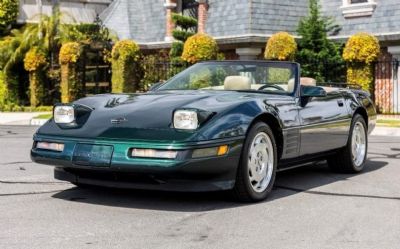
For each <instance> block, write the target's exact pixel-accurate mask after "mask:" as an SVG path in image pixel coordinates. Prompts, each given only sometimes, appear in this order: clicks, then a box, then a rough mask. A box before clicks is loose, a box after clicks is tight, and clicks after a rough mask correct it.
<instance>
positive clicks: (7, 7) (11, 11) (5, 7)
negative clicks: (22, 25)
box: [0, 0, 19, 33]
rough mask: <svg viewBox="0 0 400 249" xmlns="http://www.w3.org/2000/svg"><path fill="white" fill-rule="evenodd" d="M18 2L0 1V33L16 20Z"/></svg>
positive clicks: (15, 0) (11, 0)
mask: <svg viewBox="0 0 400 249" xmlns="http://www.w3.org/2000/svg"><path fill="white" fill-rule="evenodd" d="M18 6H19V1H18V0H1V1H0V32H1V33H4V31H5V30H7V29H8V28H9V26H10V25H11V24H12V23H14V22H15V21H16V20H17V17H18Z"/></svg>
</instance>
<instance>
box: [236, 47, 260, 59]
mask: <svg viewBox="0 0 400 249" xmlns="http://www.w3.org/2000/svg"><path fill="white" fill-rule="evenodd" d="M261 52H262V50H261V48H237V49H236V53H237V54H238V55H239V60H256V59H257V57H258V56H259V55H260V54H261Z"/></svg>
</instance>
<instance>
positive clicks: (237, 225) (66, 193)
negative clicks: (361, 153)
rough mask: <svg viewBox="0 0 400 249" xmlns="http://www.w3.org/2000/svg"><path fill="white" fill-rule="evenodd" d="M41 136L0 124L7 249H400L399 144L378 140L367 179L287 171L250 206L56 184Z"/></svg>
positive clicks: (2, 234)
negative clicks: (37, 159) (38, 154)
mask: <svg viewBox="0 0 400 249" xmlns="http://www.w3.org/2000/svg"><path fill="white" fill-rule="evenodd" d="M34 130H35V128H33V127H24V126H18V127H16V126H14V127H12V126H0V248H111V247H113V248H263V249H264V248H400V180H399V179H400V178H399V176H400V160H399V159H400V138H399V137H382V136H373V137H371V138H370V144H369V146H370V153H369V160H368V165H367V167H366V170H365V172H364V173H362V174H359V175H342V174H333V173H331V172H329V171H328V169H327V167H326V165H325V164H319V165H315V166H313V167H306V168H300V169H296V170H292V171H287V172H282V173H279V174H278V178H277V183H276V188H275V190H274V191H273V193H272V196H271V197H270V198H269V199H268V200H267V201H265V202H262V203H257V204H249V205H247V204H237V203H234V202H231V201H230V200H229V199H228V198H226V195H225V194H224V193H203V194H190V193H186V194H182V193H181V194H179V193H164V192H153V191H121V190H110V189H101V188H100V189H77V188H75V187H74V186H73V185H70V184H68V183H64V182H57V181H55V180H53V177H52V168H51V167H49V166H43V165H37V164H34V163H32V162H31V161H30V158H29V149H30V147H31V137H32V134H33V132H34Z"/></svg>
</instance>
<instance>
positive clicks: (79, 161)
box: [72, 143, 114, 167]
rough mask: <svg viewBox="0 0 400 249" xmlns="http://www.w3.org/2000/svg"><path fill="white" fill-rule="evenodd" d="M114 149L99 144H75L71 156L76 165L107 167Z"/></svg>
mask: <svg viewBox="0 0 400 249" xmlns="http://www.w3.org/2000/svg"><path fill="white" fill-rule="evenodd" d="M113 151H114V147H113V146H111V145H100V144H81V143H79V144H77V145H76V146H75V149H74V154H73V156H72V162H73V163H74V164H76V165H82V166H94V167H109V166H110V164H111V157H112V154H113Z"/></svg>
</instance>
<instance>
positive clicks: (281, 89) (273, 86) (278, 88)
mask: <svg viewBox="0 0 400 249" xmlns="http://www.w3.org/2000/svg"><path fill="white" fill-rule="evenodd" d="M266 88H274V89H276V90H279V91H285V89H283V88H282V87H280V86H278V85H275V84H265V85H263V86H261V87H260V88H258V89H257V90H259V91H260V90H264V89H266Z"/></svg>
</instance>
